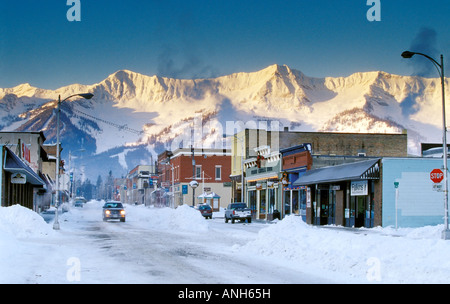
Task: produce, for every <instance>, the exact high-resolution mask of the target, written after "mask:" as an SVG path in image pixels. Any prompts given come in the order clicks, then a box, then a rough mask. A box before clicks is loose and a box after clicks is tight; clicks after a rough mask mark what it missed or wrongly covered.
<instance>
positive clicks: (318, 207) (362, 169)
mask: <svg viewBox="0 0 450 304" xmlns="http://www.w3.org/2000/svg"><path fill="white" fill-rule="evenodd" d="M349 136H350V137H351V136H352V135H351V134H349ZM358 144H360V143H356V145H358ZM242 150H243V149H242ZM249 150H250V149H249V148H247V152H249ZM252 150H253V155H251V156H250V157H247V156H246V157H242V158H243V159H244V161H243V167H244V173H245V177H244V184H243V185H242V183H239V181H240V180H242V179H239V178H238V177H239V175H237V174H236V175H235V178H236V181H237V183H236V187H235V189H236V190H241V189H244V195H243V200H244V202H245V203H247V205H248V206H249V207H250V208H251V210H252V213H253V217H254V218H255V219H263V220H264V219H267V220H273V219H275V218H283V217H285V216H286V215H289V214H295V215H298V216H301V217H302V218H303V219H304V221H305V222H307V223H308V224H311V225H339V226H344V227H355V228H357V227H368V228H371V227H377V226H397V227H421V226H425V225H438V224H442V222H443V220H442V219H443V217H444V208H443V193H442V192H439V191H440V190H439V189H441V188H442V187H439V185H438V186H436V185H434V184H433V182H432V181H431V180H430V172H431V171H432V170H434V169H439V168H441V167H442V158H424V157H406V156H405V154H406V145H404V146H403V147H401V148H399V149H398V151H399V153H398V155H388V156H385V155H383V149H380V152H379V153H378V155H374V154H376V153H373V154H372V155H367V153H366V152H361V153H358V155H334V154H332V155H322V154H317V153H315V151H314V147H313V145H312V144H310V143H305V144H300V145H294V146H291V147H288V148H283V149H275V150H273V149H272V148H271V146H270V145H262V146H258V147H255V148H253V149H252ZM235 151H238V150H235ZM401 151H404V153H403V152H401ZM248 154H251V153H248ZM399 194H400V195H399ZM241 199H242V198H241V196H240V193H239V192H238V193H237V194H236V195H235V197H234V200H235V201H240V200H241Z"/></svg>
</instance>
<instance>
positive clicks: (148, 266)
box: [59, 206, 332, 284]
mask: <svg viewBox="0 0 450 304" xmlns="http://www.w3.org/2000/svg"><path fill="white" fill-rule="evenodd" d="M126 210H127V213H128V214H127V221H126V222H125V223H120V222H113V221H111V222H102V221H101V218H100V214H101V209H100V208H92V206H91V207H90V208H85V210H82V209H80V210H72V212H71V214H70V215H67V216H64V217H65V218H66V220H67V222H64V221H63V222H61V225H62V227H63V228H62V229H64V225H68V226H70V232H68V233H69V235H70V236H68V239H72V240H74V241H75V240H76V239H78V240H79V242H80V243H82V244H83V247H86V249H87V250H86V252H85V253H83V255H82V256H80V266H81V276H80V277H81V278H80V282H88V283H97V282H101V283H169V284H171V283H181V284H184V283H187V284H192V283H195V284H215V283H218V284H222V283H233V284H234V283H330V282H332V281H330V280H328V279H326V278H320V277H316V276H314V275H311V274H306V273H303V272H302V271H298V270H293V269H292V268H291V267H286V265H279V264H277V263H276V261H274V259H273V258H272V259H270V258H263V257H259V258H258V257H254V256H249V255H248V254H241V253H240V252H239V251H238V250H237V249H236V248H238V247H237V246H239V245H244V244H246V243H247V242H248V241H250V240H254V239H255V238H256V236H257V234H258V232H259V231H260V230H261V229H263V228H265V227H267V225H270V224H265V223H252V224H245V223H236V224H234V225H232V224H230V223H229V224H225V223H224V220H223V219H221V218H218V219H213V220H205V219H203V218H195V217H194V219H189V218H186V217H189V216H191V215H197V214H196V213H194V214H192V213H191V212H190V211H194V210H185V212H184V213H185V214H183V216H185V217H184V218H183V217H180V218H178V219H177V220H178V221H179V223H178V224H179V225H177V223H175V222H173V221H172V222H170V221H171V219H170V218H168V216H170V214H171V212H163V211H162V210H151V209H150V210H148V208H147V209H144V208H143V207H140V208H138V207H134V206H128V208H127V209H126ZM166 211H172V210H166ZM196 212H197V211H196ZM144 214H147V215H148V216H151V217H150V218H149V219H148V221H152V220H153V221H154V222H155V225H152V224H151V223H150V224H149V223H148V222H147V221H146V220H144V219H145V215H144ZM158 217H159V218H158ZM74 219H76V220H75V221H74ZM172 220H173V219H172ZM183 220H184V221H186V220H188V221H189V220H191V222H190V223H182V221H183ZM196 220H201V221H202V223H200V222H199V223H196ZM160 222H163V223H160ZM203 222H204V223H207V225H206V226H203V227H202V225H203V224H204V223H203ZM156 223H157V224H156ZM183 224H186V225H193V226H192V230H194V231H189V230H190V229H189V228H188V226H184V227H183ZM196 224H198V225H197V227H195V226H194V225H196ZM180 225H181V226H182V227H181V228H180V227H179V226H180ZM158 226H159V227H158ZM199 227H200V228H199ZM63 233H64V232H63ZM88 250H89V251H88ZM75 257H76V256H75ZM94 261H96V262H95V263H93V262H94ZM91 264H95V265H92V266H91ZM65 280H66V278H65V277H63V278H62V280H61V281H59V283H64V281H65Z"/></svg>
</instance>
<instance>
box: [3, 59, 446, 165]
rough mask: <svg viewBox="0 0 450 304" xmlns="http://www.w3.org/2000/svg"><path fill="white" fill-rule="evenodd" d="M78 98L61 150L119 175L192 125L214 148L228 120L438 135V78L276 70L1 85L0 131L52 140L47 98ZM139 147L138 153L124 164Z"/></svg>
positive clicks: (68, 114)
mask: <svg viewBox="0 0 450 304" xmlns="http://www.w3.org/2000/svg"><path fill="white" fill-rule="evenodd" d="M446 81H447V83H448V79H446ZM448 88H449V87H448V86H447V90H446V94H447V95H448V93H449V90H448ZM82 92H91V93H93V94H94V98H93V99H92V100H83V99H78V98H74V99H71V100H68V101H67V102H64V104H63V105H62V112H61V113H62V131H61V132H62V138H63V140H62V141H63V145H65V147H67V150H66V152H65V153H68V151H70V150H72V151H73V150H77V149H79V147H80V146H83V148H84V149H86V148H87V149H86V150H87V154H88V155H89V156H90V157H93V158H95V157H100V156H101V157H103V159H104V158H106V157H109V158H115V159H116V162H119V163H120V167H121V168H122V169H124V170H128V169H130V168H129V167H130V166H133V162H137V163H139V162H143V161H144V159H148V158H150V157H155V156H156V155H157V154H158V153H159V152H160V151H161V150H163V149H166V148H173V147H172V146H171V145H173V144H174V143H175V142H176V143H177V144H178V145H180V144H182V143H183V142H184V144H187V143H186V142H185V141H186V140H184V141H183V140H180V139H179V137H181V138H184V137H187V135H186V134H185V133H186V130H189V129H190V128H192V127H193V126H195V123H196V122H195V120H196V119H197V120H201V125H202V129H204V130H202V132H201V133H202V135H201V136H200V137H199V138H200V139H199V142H198V143H197V144H200V145H203V144H205V143H207V144H214V143H217V142H220V141H221V136H222V134H224V133H229V132H228V131H229V130H226V129H225V125H226V123H227V122H229V121H231V122H237V121H240V122H243V124H244V125H246V126H252V125H251V124H249V122H258V121H264V120H266V121H273V120H277V121H280V123H281V125H282V126H285V127H286V126H287V127H290V128H291V130H298V131H333V132H350V133H351V132H368V133H370V132H372V133H374V132H376V133H380V132H381V133H383V132H388V133H399V132H403V129H407V130H408V137H409V151H410V152H411V153H415V154H417V153H418V148H419V147H418V145H419V143H420V142H421V141H436V142H439V140H440V139H439V138H440V136H439V135H438V134H441V133H442V131H439V130H441V128H442V127H441V121H442V117H441V115H442V114H441V113H442V109H441V106H442V105H441V96H440V95H441V91H440V80H439V79H437V78H421V77H416V76H400V75H393V74H389V73H386V72H383V71H372V72H358V73H354V74H352V75H349V76H347V77H325V78H314V77H308V76H306V75H305V74H303V73H302V72H301V71H298V70H295V69H291V68H290V67H288V66H287V65H278V64H274V65H270V66H268V67H266V68H264V69H262V70H259V71H255V72H251V73H244V72H240V73H233V74H230V75H225V76H220V77H217V78H204V79H173V78H167V77H160V76H157V75H153V76H148V75H144V74H140V73H136V72H133V71H130V70H119V71H116V72H114V73H113V74H111V75H109V76H108V77H107V78H105V79H104V80H102V81H100V82H99V83H96V84H91V85H81V84H73V85H68V86H64V87H61V88H58V89H56V90H45V89H39V88H36V87H33V86H31V85H30V84H21V85H18V86H16V87H14V88H6V89H1V88H0V109H1V110H2V112H3V113H2V114H0V129H1V130H23V131H27V130H29V131H36V128H41V129H42V130H43V131H44V133H45V134H46V137H47V139H48V141H50V142H52V141H53V142H54V141H55V131H54V129H55V128H54V127H55V126H56V123H55V112H54V108H55V106H56V103H55V102H54V101H55V100H56V99H57V98H58V95H61V97H62V98H64V97H66V96H70V95H73V94H77V93H82ZM130 131H132V132H130ZM228 135H230V134H228ZM138 150H139V151H141V152H139V153H142V155H143V157H142V158H141V159H140V160H139V157H138V156H136V157H134V158H133V159H129V158H130V155H131V154H133V153H134V154H136V155H138V154H139V153H138V152H136V151H138ZM108 151H114V152H111V153H109V152H108ZM118 151H121V152H120V153H117V152H118ZM108 153H109V154H108ZM112 154H113V155H112ZM102 155H103V156H102ZM108 163H111V162H110V161H109V160H108Z"/></svg>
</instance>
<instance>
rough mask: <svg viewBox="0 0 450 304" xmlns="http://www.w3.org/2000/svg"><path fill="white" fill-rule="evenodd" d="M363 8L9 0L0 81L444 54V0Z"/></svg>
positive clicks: (342, 1) (93, 78) (349, 4)
mask: <svg viewBox="0 0 450 304" xmlns="http://www.w3.org/2000/svg"><path fill="white" fill-rule="evenodd" d="M369 8H370V6H368V5H367V0H339V1H337V0H296V1H291V0H286V1H281V2H280V1H265V0H258V1H257V0H250V1H249V0H244V1H242V0H240V1H235V0H226V1H224V0H220V1H218V0H197V1H187V0H185V1H179V0H164V1H160V0H158V1H157V0H150V1H142V0H139V1H138V0H127V1H118V0H110V1H107V0H81V22H69V21H68V20H67V18H66V14H67V11H68V10H69V9H70V6H67V4H66V0H58V1H56V0H46V1H34V0H20V1H12V0H5V1H2V2H1V3H0V37H1V39H0V56H1V60H0V87H2V88H5V87H13V86H16V85H18V84H21V83H26V82H27V83H30V84H31V85H33V86H37V87H41V88H45V89H55V88H58V87H61V86H64V85H69V84H72V83H81V84H93V83H97V82H100V81H101V80H103V79H104V78H106V77H107V76H108V75H110V74H112V73H114V72H116V71H117V70H121V69H128V70H132V71H135V72H139V73H143V74H146V75H160V76H167V77H178V78H202V77H215V76H221V75H226V74H231V73H235V72H252V71H257V70H260V69H263V68H265V67H267V66H268V65H271V64H275V63H276V64H280V65H282V64H287V65H288V66H290V67H291V68H293V69H297V70H300V71H302V72H303V73H305V74H306V75H308V76H312V77H324V76H348V75H350V74H352V73H355V72H365V71H373V70H383V71H386V72H389V73H394V74H400V75H411V74H413V73H415V72H417V71H416V68H415V66H414V65H413V64H419V63H418V62H416V61H419V59H418V58H414V59H412V60H409V61H408V60H406V59H402V58H401V57H400V54H401V53H402V51H404V50H407V49H410V48H411V46H412V45H413V44H415V45H416V47H417V48H421V49H416V50H415V51H423V52H429V53H431V54H430V55H432V56H436V57H437V56H438V55H439V54H441V53H443V54H444V55H445V56H446V58H447V59H450V25H449V22H448V20H449V19H448V18H449V16H450V5H449V3H448V0H427V1H419V0H381V21H380V22H369V21H368V20H367V18H366V14H367V11H368V10H369ZM447 62H450V61H448V60H447ZM431 68H432V67H431ZM449 75H450V74H449ZM425 76H433V77H434V76H435V75H433V74H432V72H431V74H430V75H425ZM436 77H437V75H436Z"/></svg>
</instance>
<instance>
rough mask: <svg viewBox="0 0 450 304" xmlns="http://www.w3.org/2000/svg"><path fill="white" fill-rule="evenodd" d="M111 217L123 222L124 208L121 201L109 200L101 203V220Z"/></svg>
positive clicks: (110, 218)
mask: <svg viewBox="0 0 450 304" xmlns="http://www.w3.org/2000/svg"><path fill="white" fill-rule="evenodd" d="M113 219H116V220H120V221H121V222H125V209H124V207H123V205H122V203H121V202H116V201H109V202H106V203H105V204H104V205H103V221H105V222H106V221H107V220H113Z"/></svg>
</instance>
